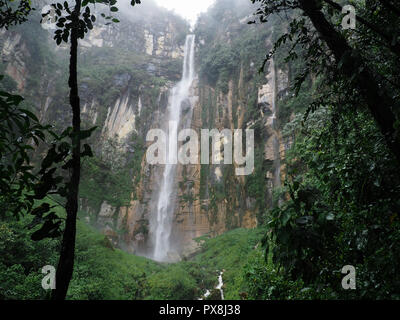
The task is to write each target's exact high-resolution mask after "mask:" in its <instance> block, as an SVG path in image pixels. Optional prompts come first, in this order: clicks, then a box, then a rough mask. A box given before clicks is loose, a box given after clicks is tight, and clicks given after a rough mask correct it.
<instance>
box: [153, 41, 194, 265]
mask: <svg viewBox="0 0 400 320" xmlns="http://www.w3.org/2000/svg"><path fill="white" fill-rule="evenodd" d="M194 40H195V36H194V35H188V36H187V37H186V42H185V52H184V60H183V72H182V79H181V81H179V82H178V83H177V84H176V85H175V87H173V88H172V91H171V96H170V102H169V105H168V115H167V123H168V124H169V132H168V148H167V149H168V150H167V164H166V165H165V167H164V172H163V175H162V181H161V184H160V190H159V195H158V201H157V207H156V219H154V222H155V223H156V225H155V226H154V228H153V229H154V230H153V243H154V252H153V258H154V259H155V260H157V261H167V260H169V258H168V252H169V251H170V250H171V242H170V235H171V229H172V219H173V215H174V210H175V201H174V199H173V190H174V181H175V173H176V166H177V165H176V164H173V161H169V160H172V159H175V158H176V155H177V150H178V145H177V138H176V137H177V134H178V128H179V124H180V121H181V106H182V103H183V102H184V101H185V100H187V99H188V98H189V92H190V87H191V85H192V82H193V80H194V74H195V73H194V43H195V41H194ZM169 137H171V139H169Z"/></svg>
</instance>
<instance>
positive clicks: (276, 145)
mask: <svg viewBox="0 0 400 320" xmlns="http://www.w3.org/2000/svg"><path fill="white" fill-rule="evenodd" d="M271 73H272V88H273V91H272V116H271V117H272V121H271V124H272V128H273V130H274V131H275V136H274V153H275V160H274V167H275V172H274V187H275V188H277V187H280V186H281V156H280V150H279V140H278V134H277V127H276V123H275V121H276V96H277V94H276V69H275V61H274V59H273V58H272V59H271Z"/></svg>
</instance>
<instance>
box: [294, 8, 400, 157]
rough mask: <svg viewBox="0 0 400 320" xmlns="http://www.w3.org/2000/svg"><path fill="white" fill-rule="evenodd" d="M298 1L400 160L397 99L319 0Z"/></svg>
mask: <svg viewBox="0 0 400 320" xmlns="http://www.w3.org/2000/svg"><path fill="white" fill-rule="evenodd" d="M299 3H300V6H301V8H302V10H303V11H304V13H305V14H306V15H307V16H308V17H309V18H310V20H311V22H312V23H313V25H314V27H315V29H316V30H317V31H318V33H319V34H320V36H321V38H322V39H323V40H324V41H325V42H326V44H327V45H328V47H329V49H330V50H331V51H332V53H333V55H334V56H335V59H336V62H337V63H339V62H342V63H341V66H340V67H339V70H340V72H342V74H343V75H345V76H346V77H347V78H349V79H350V78H352V77H354V82H355V83H356V85H357V87H358V89H359V91H360V92H361V94H362V95H363V98H364V99H365V102H366V104H367V106H368V109H369V110H370V112H371V114H372V116H373V117H374V119H375V121H376V123H377V124H378V126H379V128H380V131H381V133H382V134H383V136H384V137H385V141H386V144H387V146H388V147H389V149H390V150H391V151H392V153H393V154H394V156H395V157H396V159H397V161H398V162H399V163H400V139H399V136H398V135H397V133H396V130H395V121H396V117H395V115H394V113H393V112H392V107H393V106H394V105H395V102H394V101H393V99H391V98H390V97H389V96H388V95H387V94H386V93H385V92H384V90H383V89H382V88H380V87H379V85H378V84H377V83H376V82H375V78H374V77H373V74H372V72H371V70H370V69H369V68H368V66H367V65H366V64H363V63H362V59H361V57H360V55H359V54H358V53H357V52H356V51H355V50H353V49H352V48H351V47H350V46H349V44H348V43H347V41H346V39H345V38H344V37H343V36H342V35H341V34H340V33H339V32H337V31H336V30H335V28H334V27H333V26H332V25H331V24H330V23H329V22H328V21H327V20H326V19H325V16H324V15H323V13H322V12H321V11H320V9H319V8H318V6H317V3H316V1H315V0H299ZM360 70H362V71H360Z"/></svg>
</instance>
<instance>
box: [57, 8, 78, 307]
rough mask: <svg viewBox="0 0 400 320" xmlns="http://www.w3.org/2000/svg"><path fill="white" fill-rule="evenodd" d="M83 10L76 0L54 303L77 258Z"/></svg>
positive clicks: (63, 293)
mask: <svg viewBox="0 0 400 320" xmlns="http://www.w3.org/2000/svg"><path fill="white" fill-rule="evenodd" d="M80 10H81V0H76V2H75V9H74V12H73V13H72V15H73V24H74V26H73V28H72V30H71V52H70V65H69V81H68V84H69V87H70V96H69V100H70V104H71V108H72V167H71V179H70V181H69V184H68V194H67V203H66V212H67V218H66V222H65V229H64V234H63V239H62V243H61V253H60V259H59V262H58V268H57V272H56V289H55V290H54V291H53V294H52V299H53V300H64V299H65V296H66V294H67V290H68V286H69V283H70V281H71V278H72V273H73V269H74V257H75V235H76V216H77V211H78V193H79V180H80V170H81V153H80V151H81V145H80V137H79V133H80V126H81V119H80V101H79V95H78V76H77V59H78V29H77V28H78V23H79V16H80Z"/></svg>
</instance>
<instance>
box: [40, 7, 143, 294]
mask: <svg viewBox="0 0 400 320" xmlns="http://www.w3.org/2000/svg"><path fill="white" fill-rule="evenodd" d="M96 3H99V4H103V5H107V6H108V7H109V10H110V14H109V15H108V16H106V15H105V14H104V13H102V14H101V15H102V17H104V18H105V19H106V20H110V21H112V22H115V23H117V22H119V20H118V19H117V18H114V17H113V16H112V14H111V13H113V12H117V11H118V8H117V7H116V6H115V5H116V4H117V0H76V1H75V6H74V7H73V8H70V6H69V4H68V3H67V2H64V3H63V4H61V3H56V4H52V7H53V8H54V10H55V14H56V16H55V19H56V22H57V27H58V29H57V30H56V31H55V36H54V39H55V40H56V42H57V45H60V44H61V42H62V41H64V42H65V43H68V42H70V62H69V81H68V85H69V88H70V95H69V101H70V105H71V109H72V130H71V132H70V138H71V142H72V156H71V159H70V161H69V162H68V166H67V167H68V168H69V169H70V174H71V176H70V180H69V182H68V183H67V185H66V190H65V195H66V206H65V209H66V212H67V217H66V221H65V229H64V232H63V239H62V244H61V252H60V260H59V263H58V268H57V272H56V289H55V290H54V292H53V294H52V299H54V300H63V299H65V296H66V294H67V291H68V285H69V282H70V280H71V277H72V273H73V267H74V256H75V237H76V217H77V211H78V196H79V182H80V169H81V156H82V153H81V140H82V139H84V138H87V137H88V136H89V135H90V133H91V132H92V131H93V129H94V128H92V129H90V130H87V131H81V126H80V124H81V119H80V101H79V92H78V77H77V58H78V39H79V38H80V39H83V38H84V36H85V34H86V33H87V32H88V31H89V30H91V29H92V28H93V23H94V22H95V21H96V16H95V15H94V14H91V10H90V5H95V4H96ZM139 3H140V0H132V1H131V5H132V6H134V5H135V4H139ZM49 14H50V12H48V13H45V14H44V15H43V16H44V17H45V16H47V15H49ZM83 154H84V155H86V154H89V155H91V151H90V148H89V146H88V145H86V147H85V150H84V151H83Z"/></svg>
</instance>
